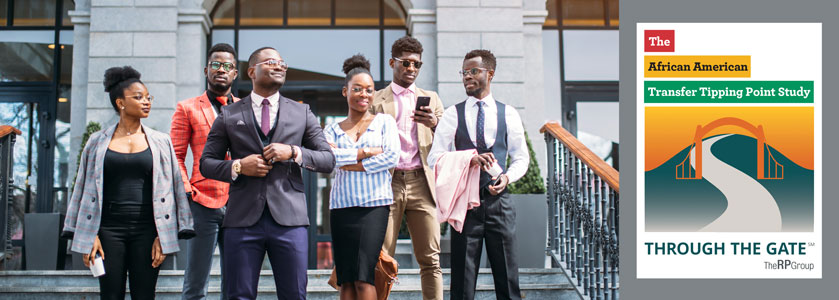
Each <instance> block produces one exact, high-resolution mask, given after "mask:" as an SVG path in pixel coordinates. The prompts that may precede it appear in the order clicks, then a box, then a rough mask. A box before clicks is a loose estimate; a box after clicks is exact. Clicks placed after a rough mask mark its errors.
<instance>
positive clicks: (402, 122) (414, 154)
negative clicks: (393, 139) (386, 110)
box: [390, 82, 422, 170]
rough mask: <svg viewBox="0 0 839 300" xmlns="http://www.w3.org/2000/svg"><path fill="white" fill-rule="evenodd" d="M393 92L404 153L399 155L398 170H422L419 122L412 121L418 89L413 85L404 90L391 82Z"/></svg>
mask: <svg viewBox="0 0 839 300" xmlns="http://www.w3.org/2000/svg"><path fill="white" fill-rule="evenodd" d="M390 88H391V89H392V90H393V102H394V104H395V105H396V128H397V129H399V143H400V144H401V148H402V152H401V154H400V155H399V164H397V165H396V169H397V170H415V169H420V168H422V161H420V156H419V147H417V145H419V142H418V141H419V140H418V138H417V122H414V120H413V119H411V116H413V115H414V107H415V106H416V105H417V92H416V91H417V87H416V85H414V84H411V86H409V87H408V88H403V87H401V86H399V85H398V84H396V83H393V82H391V83H390Z"/></svg>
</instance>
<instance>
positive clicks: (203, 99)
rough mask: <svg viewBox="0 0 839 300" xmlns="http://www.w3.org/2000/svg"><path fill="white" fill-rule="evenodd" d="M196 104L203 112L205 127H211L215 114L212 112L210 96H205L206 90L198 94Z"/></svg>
mask: <svg viewBox="0 0 839 300" xmlns="http://www.w3.org/2000/svg"><path fill="white" fill-rule="evenodd" d="M196 105H197V106H198V110H200V111H201V112H202V113H204V120H206V121H207V127H208V128H210V127H213V121H215V120H216V114H214V113H213V104H212V103H210V98H209V97H208V96H207V92H206V91H204V94H203V95H201V96H198V101H197V102H196Z"/></svg>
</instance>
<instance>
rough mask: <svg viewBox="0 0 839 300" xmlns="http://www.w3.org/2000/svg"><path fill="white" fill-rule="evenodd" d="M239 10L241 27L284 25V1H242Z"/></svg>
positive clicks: (231, 0) (229, 0) (230, 0)
mask: <svg viewBox="0 0 839 300" xmlns="http://www.w3.org/2000/svg"><path fill="white" fill-rule="evenodd" d="M227 2H233V0H228V1H227ZM239 9H240V10H241V12H240V13H241V15H240V18H239V25H243V26H253V25H270V26H282V25H283V2H282V1H274V0H240V4H239ZM231 15H232V14H231ZM231 25H232V24H231Z"/></svg>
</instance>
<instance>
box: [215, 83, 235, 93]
mask: <svg viewBox="0 0 839 300" xmlns="http://www.w3.org/2000/svg"><path fill="white" fill-rule="evenodd" d="M209 85H210V89H211V90H213V91H219V92H221V91H226V90H227V89H229V88H230V86H232V85H233V84H232V82H231V83H228V84H218V83H215V84H214V83H212V82H211V83H209Z"/></svg>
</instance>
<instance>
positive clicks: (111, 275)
mask: <svg viewBox="0 0 839 300" xmlns="http://www.w3.org/2000/svg"><path fill="white" fill-rule="evenodd" d="M106 214H107V215H105V216H103V220H102V225H101V226H100V227H99V241H100V242H101V243H102V251H104V252H105V260H104V261H103V262H104V263H105V275H103V276H102V277H99V291H100V297H101V299H103V300H105V299H119V300H124V299H125V279H126V277H128V282H129V285H130V287H131V299H154V290H155V287H156V286H157V275H158V272H159V271H160V268H152V266H151V262H152V259H151V248H152V244H153V243H154V238H155V237H157V229H156V228H155V226H154V222H153V221H152V222H139V223H138V222H131V221H133V219H135V218H136V217H137V216H136V214H135V213H133V212H132V213H131V215H127V214H128V213H123V212H115V211H111V212H109V213H106ZM126 272H127V273H128V276H126Z"/></svg>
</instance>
